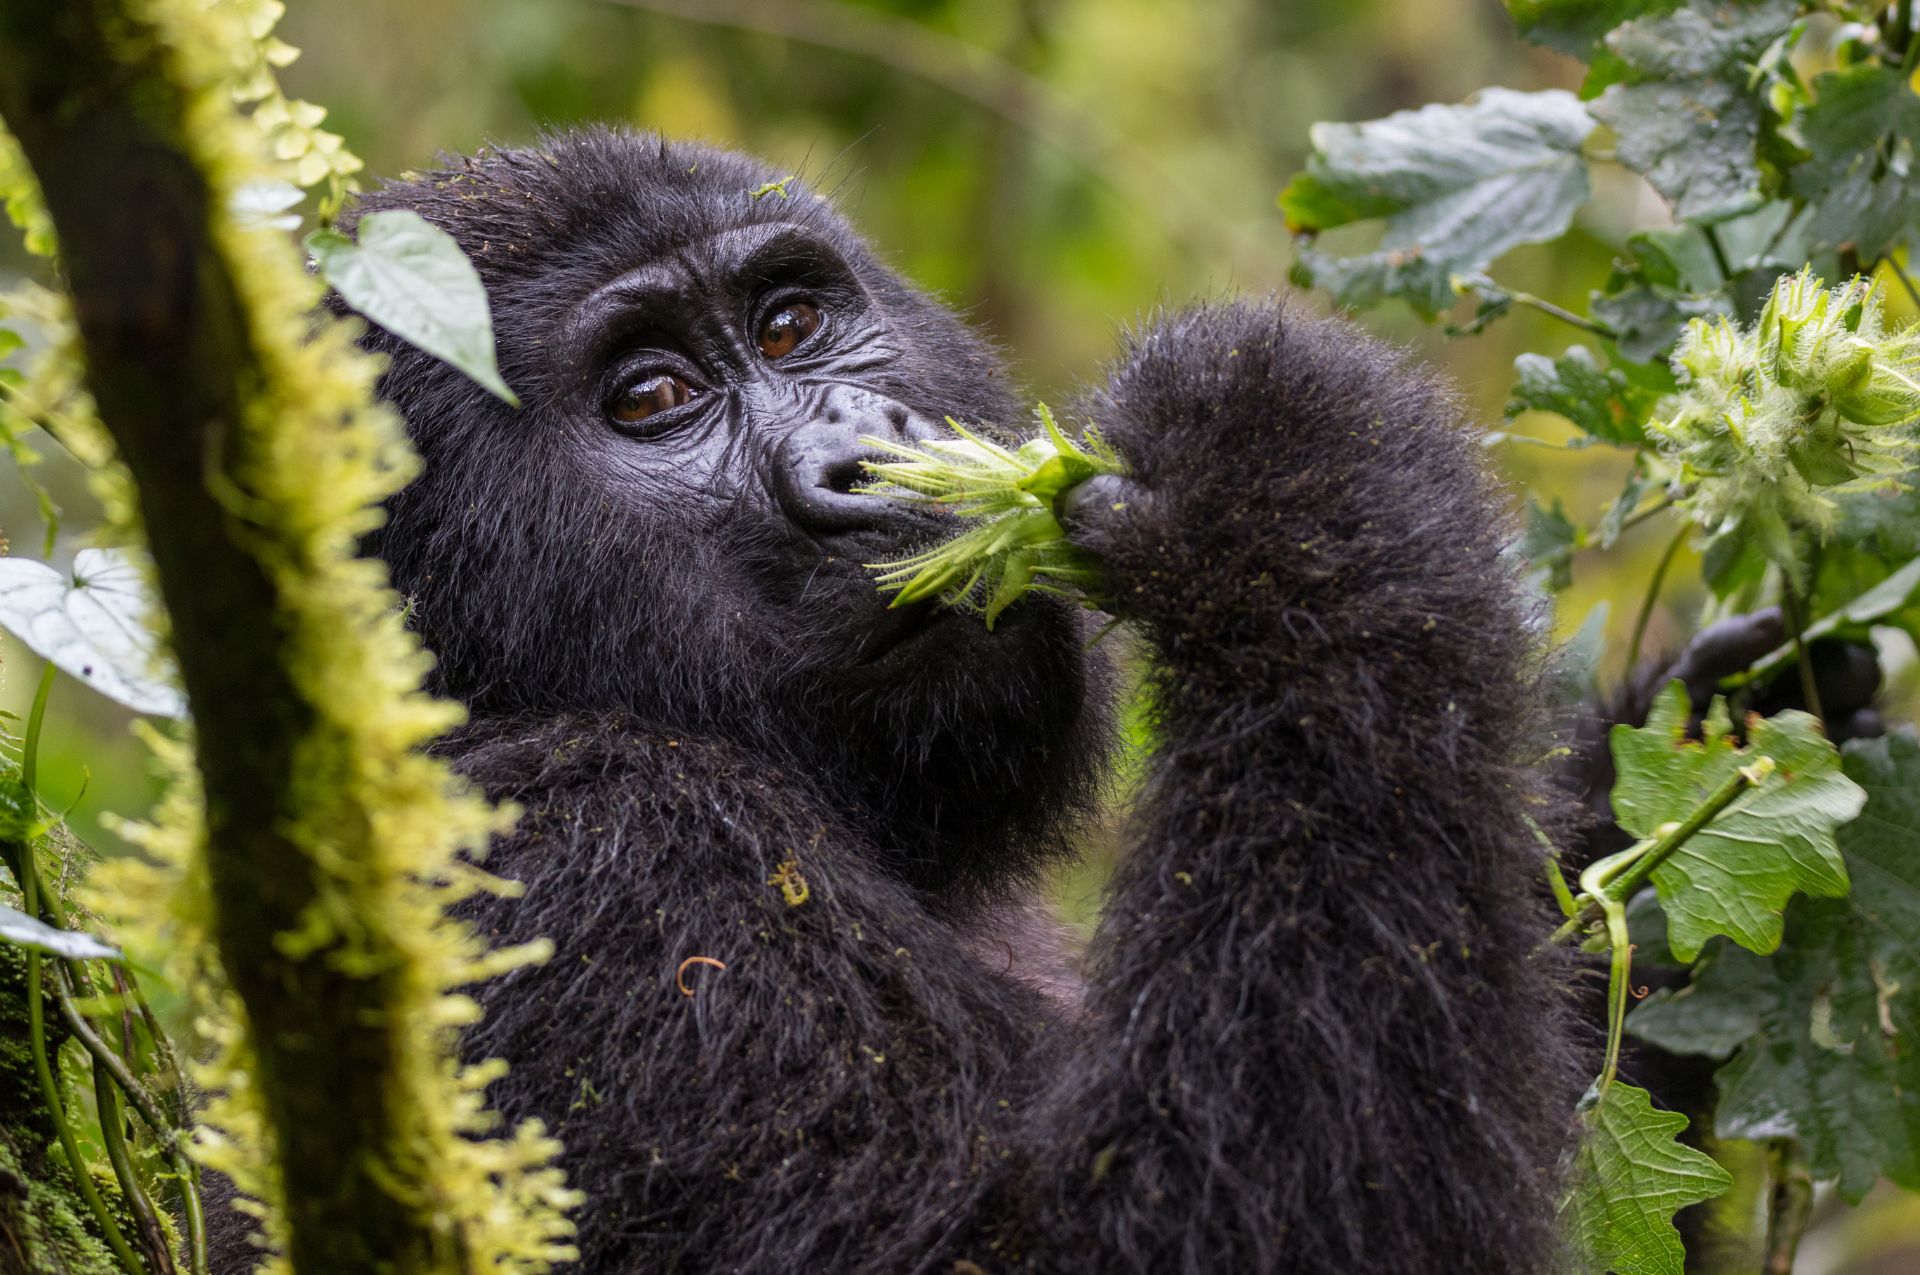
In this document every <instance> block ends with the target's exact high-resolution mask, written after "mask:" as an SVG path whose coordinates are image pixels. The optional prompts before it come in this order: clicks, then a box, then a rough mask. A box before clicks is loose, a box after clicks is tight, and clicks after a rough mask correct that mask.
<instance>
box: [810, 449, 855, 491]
mask: <svg viewBox="0 0 1920 1275" xmlns="http://www.w3.org/2000/svg"><path fill="white" fill-rule="evenodd" d="M866 480H867V471H866V470H865V469H863V468H861V465H860V458H859V457H857V456H843V457H841V458H839V459H838V460H831V461H828V462H827V463H826V465H825V466H823V467H822V468H821V470H820V480H819V483H818V485H819V486H821V487H824V488H826V489H827V490H828V491H831V492H835V493H837V494H839V495H842V496H848V495H852V494H853V489H854V488H855V487H858V486H859V485H860V484H861V483H863V482H865V481H866Z"/></svg>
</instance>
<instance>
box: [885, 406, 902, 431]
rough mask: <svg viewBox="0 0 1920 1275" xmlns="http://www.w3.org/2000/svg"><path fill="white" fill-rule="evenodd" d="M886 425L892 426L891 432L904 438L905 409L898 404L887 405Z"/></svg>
mask: <svg viewBox="0 0 1920 1275" xmlns="http://www.w3.org/2000/svg"><path fill="white" fill-rule="evenodd" d="M886 417H887V424H889V425H891V426H893V432H894V433H896V434H899V435H901V436H903V437H904V436H905V435H906V432H907V409H906V408H904V407H902V406H900V404H898V403H889V404H887V410H886Z"/></svg>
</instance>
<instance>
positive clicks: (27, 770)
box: [20, 660, 59, 798]
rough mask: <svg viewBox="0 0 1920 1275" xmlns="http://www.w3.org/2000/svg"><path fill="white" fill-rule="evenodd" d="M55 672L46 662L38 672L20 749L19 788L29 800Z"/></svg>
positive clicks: (56, 670) (36, 770)
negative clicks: (24, 791) (25, 731)
mask: <svg viewBox="0 0 1920 1275" xmlns="http://www.w3.org/2000/svg"><path fill="white" fill-rule="evenodd" d="M57 672H59V670H58V669H56V668H54V666H53V661H51V660H48V661H47V663H46V666H45V667H44V668H42V669H41V670H40V684H39V685H38V686H36V687H34V690H33V708H32V709H30V710H29V711H28V713H27V737H26V740H25V741H24V742H23V743H22V745H21V749H20V786H21V787H22V788H25V789H26V790H27V796H28V797H29V798H32V797H33V796H34V795H35V794H36V792H37V789H36V788H35V786H34V781H35V779H36V778H37V777H38V774H39V769H40V727H41V725H42V724H43V723H44V722H45V721H46V718H47V696H49V695H51V694H52V693H53V676H54V674H55V673H57Z"/></svg>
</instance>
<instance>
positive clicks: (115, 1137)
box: [93, 1062, 176, 1275]
mask: <svg viewBox="0 0 1920 1275" xmlns="http://www.w3.org/2000/svg"><path fill="white" fill-rule="evenodd" d="M114 1084H115V1081H114V1077H113V1075H112V1074H111V1073H110V1072H108V1071H107V1070H106V1069H105V1068H104V1067H101V1066H100V1065H99V1064H98V1063H97V1062H96V1063H95V1065H94V1068H93V1100H94V1102H95V1104H96V1105H97V1107H98V1110H99V1115H100V1143H101V1145H102V1146H104V1147H105V1148H106V1150H107V1163H108V1164H110V1165H112V1166H113V1177H114V1181H116V1182H118V1183H119V1184H120V1198H121V1199H122V1200H123V1201H125V1203H126V1206H127V1211H128V1212H130V1213H132V1214H133V1221H134V1234H135V1236H136V1237H137V1238H138V1239H139V1241H140V1251H141V1255H142V1256H143V1257H144V1258H145V1259H146V1263H147V1269H148V1270H149V1271H151V1272H153V1275H174V1272H175V1269H176V1268H175V1267H174V1264H173V1254H172V1253H171V1252H170V1251H169V1246H168V1244H167V1233H166V1231H165V1230H164V1229H163V1228H162V1227H161V1225H160V1215H159V1214H158V1213H157V1212H155V1211H154V1207H153V1200H152V1199H150V1198H149V1197H148V1195H147V1188H146V1186H145V1185H144V1184H143V1183H142V1182H141V1181H140V1171H139V1170H138V1169H136V1168H134V1166H133V1153H132V1152H131V1151H129V1150H128V1149H127V1129H126V1124H127V1118H126V1113H125V1109H124V1108H122V1107H121V1105H120V1094H119V1091H118V1090H117V1089H115V1088H114Z"/></svg>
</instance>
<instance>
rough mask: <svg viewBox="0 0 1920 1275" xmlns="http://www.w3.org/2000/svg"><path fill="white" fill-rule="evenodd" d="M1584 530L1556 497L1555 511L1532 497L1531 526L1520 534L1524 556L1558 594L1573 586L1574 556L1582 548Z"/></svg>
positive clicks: (1528, 516)
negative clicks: (1582, 532)
mask: <svg viewBox="0 0 1920 1275" xmlns="http://www.w3.org/2000/svg"><path fill="white" fill-rule="evenodd" d="M1580 541H1581V536H1580V528H1578V527H1576V526H1574V525H1573V520H1572V519H1571V518H1568V517H1567V511H1566V509H1565V507H1564V506H1562V505H1561V503H1560V500H1559V499H1558V498H1557V497H1556V498H1555V499H1554V502H1553V507H1552V508H1551V509H1549V508H1547V507H1546V506H1545V505H1542V504H1541V503H1540V502H1539V501H1537V500H1533V499H1531V498H1529V499H1528V501H1527V525H1526V529H1525V530H1524V531H1522V532H1521V533H1520V553H1521V555H1522V556H1523V557H1525V558H1526V560H1527V561H1528V562H1529V563H1531V564H1533V567H1534V569H1535V570H1537V571H1540V572H1541V573H1543V575H1544V578H1545V583H1546V584H1547V586H1548V587H1550V588H1551V589H1553V591H1554V592H1556V593H1558V592H1560V591H1562V590H1564V589H1566V588H1567V587H1568V586H1569V585H1571V584H1572V583H1573V555H1574V553H1575V551H1577V550H1578V549H1579V547H1580Z"/></svg>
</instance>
